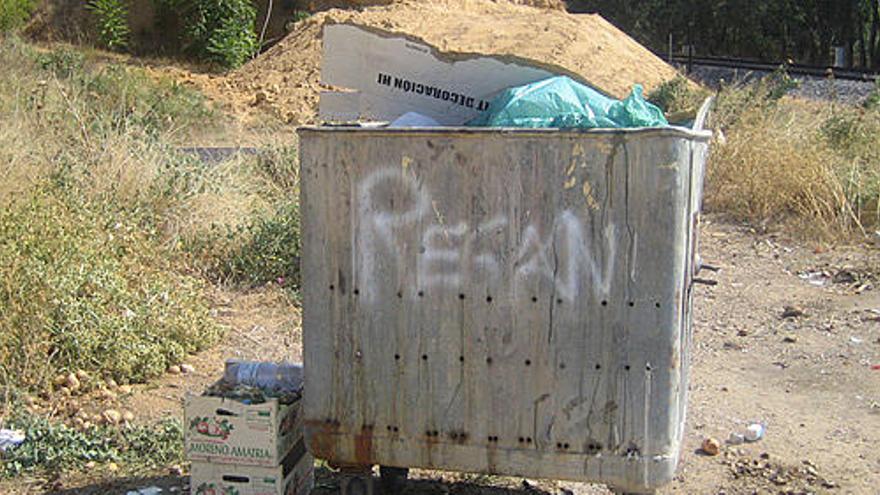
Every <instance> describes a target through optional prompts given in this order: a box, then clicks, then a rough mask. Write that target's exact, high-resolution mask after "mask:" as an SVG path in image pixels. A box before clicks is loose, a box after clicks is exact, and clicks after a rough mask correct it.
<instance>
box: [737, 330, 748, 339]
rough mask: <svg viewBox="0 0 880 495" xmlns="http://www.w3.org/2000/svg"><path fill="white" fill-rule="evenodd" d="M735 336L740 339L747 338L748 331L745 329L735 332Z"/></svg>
mask: <svg viewBox="0 0 880 495" xmlns="http://www.w3.org/2000/svg"><path fill="white" fill-rule="evenodd" d="M736 334H737V335H738V336H740V337H748V336H749V331H748V330H746V329H739V330H737V332H736Z"/></svg>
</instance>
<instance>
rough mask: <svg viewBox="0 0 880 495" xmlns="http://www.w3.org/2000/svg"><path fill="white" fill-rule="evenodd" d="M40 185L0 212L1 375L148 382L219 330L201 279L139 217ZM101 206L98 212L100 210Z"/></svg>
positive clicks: (32, 382) (39, 381)
mask: <svg viewBox="0 0 880 495" xmlns="http://www.w3.org/2000/svg"><path fill="white" fill-rule="evenodd" d="M70 194H75V192H73V191H71V193H65V192H62V191H60V190H59V187H58V186H48V185H47V186H43V187H42V188H41V189H40V190H39V191H36V192H33V193H32V194H31V196H30V197H29V198H28V199H27V200H26V201H21V202H13V203H12V204H11V205H10V206H9V207H7V209H6V210H5V211H3V212H2V213H0V258H2V259H4V260H6V262H5V263H6V267H5V268H2V269H0V277H2V281H3V285H2V287H0V342H2V345H0V349H2V351H0V378H2V380H3V381H4V382H6V384H10V385H12V384H14V385H17V386H24V387H31V388H36V389H39V388H46V387H48V385H49V382H50V381H51V378H52V377H53V376H54V374H55V373H57V372H58V371H73V370H79V369H83V370H87V371H94V372H98V373H99V374H105V375H109V376H112V377H113V378H115V379H116V380H117V381H120V382H142V381H144V380H146V379H148V378H151V377H155V376H158V375H159V374H161V373H162V372H163V371H164V370H165V369H166V368H167V366H169V365H170V364H174V363H179V362H180V361H181V360H182V359H183V358H184V357H185V356H186V354H187V353H192V352H195V351H198V350H201V349H203V348H204V347H205V346H207V345H208V344H211V343H213V342H214V341H215V340H216V338H217V337H218V335H219V332H218V328H217V326H216V325H215V324H214V323H213V321H212V320H211V319H210V317H209V316H208V307H207V305H206V304H205V302H204V301H203V299H202V292H201V291H202V288H201V284H200V283H199V282H198V281H197V280H195V279H191V278H189V277H187V276H185V275H179V274H176V273H174V272H173V271H170V270H167V268H166V267H164V266H163V263H161V262H159V261H157V260H161V258H162V257H163V253H162V252H161V250H160V249H158V248H157V247H156V246H155V244H154V243H152V242H151V240H150V239H149V236H148V235H145V234H144V233H142V230H141V228H140V226H139V225H138V224H137V222H136V221H133V220H135V219H133V218H129V215H126V214H125V212H121V211H115V212H113V211H106V210H105V211H101V208H96V206H98V205H94V204H89V203H88V202H86V201H83V200H80V199H79V198H75V197H71V196H70ZM96 210H97V211H96Z"/></svg>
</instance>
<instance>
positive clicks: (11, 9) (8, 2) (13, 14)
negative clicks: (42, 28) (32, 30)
mask: <svg viewBox="0 0 880 495" xmlns="http://www.w3.org/2000/svg"><path fill="white" fill-rule="evenodd" d="M36 6H37V2H36V1H34V0H0V33H3V32H6V31H11V30H14V29H16V28H19V27H21V26H22V25H24V23H25V22H26V21H27V20H28V19H29V18H30V16H31V14H32V13H33V11H34V9H35V8H36Z"/></svg>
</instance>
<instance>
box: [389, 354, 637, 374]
mask: <svg viewBox="0 0 880 495" xmlns="http://www.w3.org/2000/svg"><path fill="white" fill-rule="evenodd" d="M394 360H395V361H400V354H395V355H394ZM427 360H428V355H427V354H422V361H427ZM458 361H459V362H460V363H463V362H464V356H458ZM486 364H492V357H491V356H489V357H487V358H486ZM525 365H526V366H531V365H532V360H531V359H526V360H525ZM623 368H624V369H625V370H627V371H629V370H630V369H632V367H631V366H630V365H628V364H627V365H624V367H623ZM559 369H561V370H564V369H565V363H559ZM596 369H597V370H600V369H602V365H601V364H599V363H596ZM645 370H647V371H651V365H650V364H647V365H645Z"/></svg>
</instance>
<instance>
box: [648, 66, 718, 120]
mask: <svg viewBox="0 0 880 495" xmlns="http://www.w3.org/2000/svg"><path fill="white" fill-rule="evenodd" d="M707 96H709V92H708V91H706V90H705V89H702V88H700V87H698V86H697V85H696V84H694V83H693V82H691V81H690V80H689V79H687V78H686V77H684V76H681V75H678V76H675V77H674V78H673V79H670V80H668V81H666V82H664V83H663V84H661V85H660V86H658V87H657V88H656V89H655V90H654V91H652V92H651V93H649V94H648V101H649V102H651V103H653V104H655V105H657V106H658V107H660V108H661V109H662V110H663V112H664V113H666V114H676V113H681V112H692V113H693V112H696V111H697V109H698V108H699V107H700V105H701V104H702V103H703V101H704V100H705V99H706V97H707Z"/></svg>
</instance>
